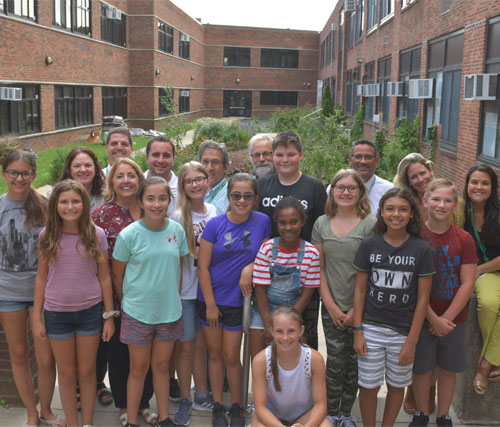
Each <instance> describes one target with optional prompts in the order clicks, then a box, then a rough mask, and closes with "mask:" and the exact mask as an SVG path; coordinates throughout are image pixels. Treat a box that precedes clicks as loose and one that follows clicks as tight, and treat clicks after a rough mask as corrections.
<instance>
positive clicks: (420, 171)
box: [407, 162, 432, 198]
mask: <svg viewBox="0 0 500 427" xmlns="http://www.w3.org/2000/svg"><path fill="white" fill-rule="evenodd" d="M407 174H408V182H409V183H410V185H411V186H412V187H413V189H414V190H415V191H416V192H417V193H418V195H419V197H420V198H422V196H423V195H424V193H425V191H426V190H427V187H428V185H429V183H430V182H431V181H432V172H431V171H430V170H429V169H427V168H426V167H425V165H423V164H422V163H418V162H417V163H413V164H412V165H410V167H409V168H408V172H407Z"/></svg>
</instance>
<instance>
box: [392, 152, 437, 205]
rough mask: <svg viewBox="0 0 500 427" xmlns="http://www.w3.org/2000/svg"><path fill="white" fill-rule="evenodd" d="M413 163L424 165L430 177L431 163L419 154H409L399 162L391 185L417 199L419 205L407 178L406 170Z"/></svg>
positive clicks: (414, 191)
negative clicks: (402, 189)
mask: <svg viewBox="0 0 500 427" xmlns="http://www.w3.org/2000/svg"><path fill="white" fill-rule="evenodd" d="M415 163H420V164H421V165H424V166H425V167H426V168H427V170H428V171H429V172H430V173H431V175H432V165H433V163H432V161H431V160H427V159H426V158H425V157H424V156H422V154H420V153H410V154H408V155H407V156H406V157H404V158H403V160H401V161H400V162H399V164H398V170H397V172H396V176H395V177H394V179H393V183H394V186H395V187H399V188H406V189H407V190H408V191H410V193H411V194H412V195H413V196H414V197H415V198H416V199H417V202H418V203H421V202H420V197H418V193H417V190H415V189H414V188H413V187H412V186H411V184H410V179H409V178H408V169H410V166H411V165H414V164H415Z"/></svg>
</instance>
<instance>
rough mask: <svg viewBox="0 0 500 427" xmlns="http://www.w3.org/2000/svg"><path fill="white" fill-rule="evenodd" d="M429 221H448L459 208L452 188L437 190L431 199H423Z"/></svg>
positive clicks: (431, 195) (430, 195)
mask: <svg viewBox="0 0 500 427" xmlns="http://www.w3.org/2000/svg"><path fill="white" fill-rule="evenodd" d="M423 203H424V206H425V208H427V211H428V215H429V219H434V220H437V221H442V220H448V219H449V218H450V215H451V214H452V212H453V211H454V210H455V208H456V207H457V201H456V200H455V195H454V193H453V189H452V188H451V187H439V188H436V189H435V190H434V191H433V192H432V193H431V194H429V197H424V198H423Z"/></svg>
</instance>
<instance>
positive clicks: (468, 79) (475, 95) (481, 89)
mask: <svg viewBox="0 0 500 427" xmlns="http://www.w3.org/2000/svg"><path fill="white" fill-rule="evenodd" d="M497 84H498V74H469V75H466V76H465V81H464V99H468V100H480V101H490V100H495V99H497V87H498V86H497Z"/></svg>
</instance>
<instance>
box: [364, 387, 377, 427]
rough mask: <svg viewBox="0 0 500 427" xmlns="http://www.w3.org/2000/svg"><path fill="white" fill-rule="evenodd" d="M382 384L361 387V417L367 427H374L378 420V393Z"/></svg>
mask: <svg viewBox="0 0 500 427" xmlns="http://www.w3.org/2000/svg"><path fill="white" fill-rule="evenodd" d="M379 390H380V386H379V387H376V388H364V387H359V407H360V409H361V418H362V419H363V425H364V426H365V427H374V426H375V424H376V420H377V418H376V417H377V394H378V391H379Z"/></svg>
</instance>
